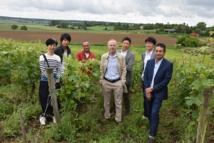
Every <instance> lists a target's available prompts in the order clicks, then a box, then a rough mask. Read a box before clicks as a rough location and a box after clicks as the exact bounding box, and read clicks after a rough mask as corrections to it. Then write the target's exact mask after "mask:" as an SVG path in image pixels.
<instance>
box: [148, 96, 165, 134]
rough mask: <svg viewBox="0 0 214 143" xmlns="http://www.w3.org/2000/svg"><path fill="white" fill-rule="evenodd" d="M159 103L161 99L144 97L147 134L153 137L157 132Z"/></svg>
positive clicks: (160, 103)
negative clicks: (147, 125)
mask: <svg viewBox="0 0 214 143" xmlns="http://www.w3.org/2000/svg"><path fill="white" fill-rule="evenodd" d="M161 105H162V100H157V99H156V98H152V99H151V100H147V99H146V109H147V115H148V119H149V125H150V133H149V135H150V136H153V137H155V136H156V134H157V129H158V123H159V111H160V108H161Z"/></svg>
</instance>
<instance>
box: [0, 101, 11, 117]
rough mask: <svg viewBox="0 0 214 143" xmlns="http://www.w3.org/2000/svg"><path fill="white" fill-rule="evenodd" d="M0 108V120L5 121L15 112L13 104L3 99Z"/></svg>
mask: <svg viewBox="0 0 214 143" xmlns="http://www.w3.org/2000/svg"><path fill="white" fill-rule="evenodd" d="M0 107H1V108H0V120H2V119H5V118H6V117H7V115H8V114H11V113H12V111H13V104H11V103H9V102H5V101H4V100H3V99H2V98H0Z"/></svg>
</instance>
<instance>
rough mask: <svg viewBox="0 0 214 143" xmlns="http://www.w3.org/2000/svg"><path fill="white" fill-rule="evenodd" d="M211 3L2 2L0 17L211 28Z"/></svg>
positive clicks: (175, 0) (132, 0) (173, 0)
mask: <svg viewBox="0 0 214 143" xmlns="http://www.w3.org/2000/svg"><path fill="white" fill-rule="evenodd" d="M213 6H214V1H213V0H202V1H201V0H56V1H53V0H20V1H17V0H6V1H1V5H0V15H1V16H12V17H23V18H45V19H58V20H60V19H63V20H97V21H108V22H128V23H164V24H166V23H170V24H172V23H177V24H182V23H186V24H188V25H189V26H195V25H196V24H197V23H198V22H205V23H206V24H207V26H214V8H213Z"/></svg>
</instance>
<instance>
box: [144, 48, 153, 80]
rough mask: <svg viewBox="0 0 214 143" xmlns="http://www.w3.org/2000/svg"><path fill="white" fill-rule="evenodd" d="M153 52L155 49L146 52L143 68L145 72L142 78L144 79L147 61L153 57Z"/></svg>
mask: <svg viewBox="0 0 214 143" xmlns="http://www.w3.org/2000/svg"><path fill="white" fill-rule="evenodd" d="M152 52H153V50H152V51H151V52H147V51H146V53H145V58H144V61H143V62H144V64H143V65H144V68H143V72H142V79H143V76H144V72H145V69H146V64H147V61H148V60H150V59H151V57H152Z"/></svg>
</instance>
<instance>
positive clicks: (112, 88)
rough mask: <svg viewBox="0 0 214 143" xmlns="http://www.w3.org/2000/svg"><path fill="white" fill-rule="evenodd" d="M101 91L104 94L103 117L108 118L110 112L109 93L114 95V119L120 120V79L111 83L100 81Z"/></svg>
mask: <svg viewBox="0 0 214 143" xmlns="http://www.w3.org/2000/svg"><path fill="white" fill-rule="evenodd" d="M102 91H103V95H104V109H105V113H104V117H105V118H106V119H109V118H110V116H111V114H110V101H111V94H112V93H113V95H114V102H115V105H116V107H115V108H116V115H115V120H116V122H120V121H121V116H122V97H123V86H122V82H121V80H119V81H117V82H114V83H111V82H109V81H106V80H103V81H102Z"/></svg>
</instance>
